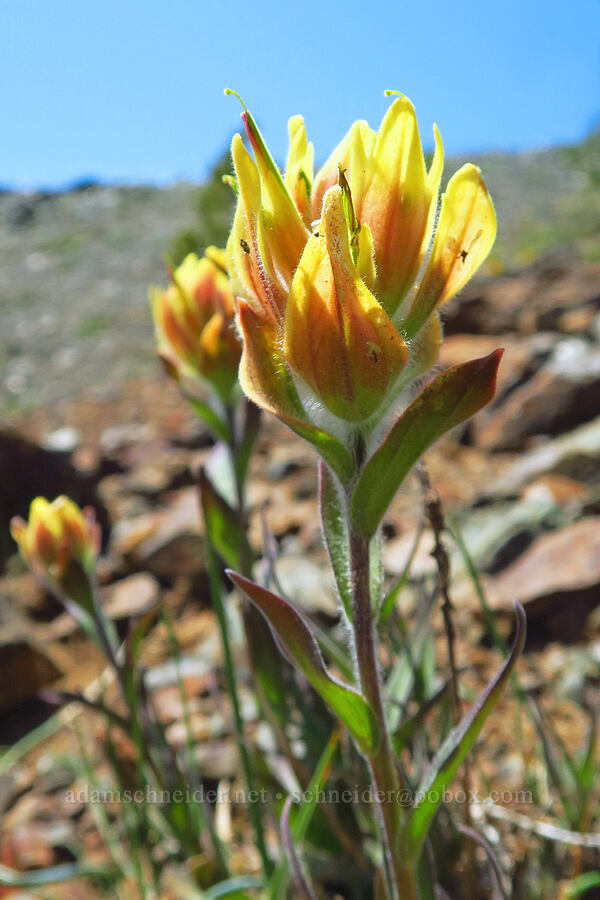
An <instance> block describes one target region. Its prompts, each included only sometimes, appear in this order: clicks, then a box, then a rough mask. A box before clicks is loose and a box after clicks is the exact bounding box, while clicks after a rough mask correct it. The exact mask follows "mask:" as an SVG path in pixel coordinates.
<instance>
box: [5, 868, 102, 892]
mask: <svg viewBox="0 0 600 900" xmlns="http://www.w3.org/2000/svg"><path fill="white" fill-rule="evenodd" d="M110 874H111V870H110V869H108V868H101V867H100V866H93V865H86V864H85V863H63V864H62V865H59V866H50V867H49V868H47V869H35V870H34V871H32V872H18V871H17V870H16V869H10V868H9V867H8V866H2V865H0V884H6V885H10V886H11V887H22V888H30V887H42V886H43V885H46V884H56V883H57V882H59V881H70V880H72V879H73V878H88V877H89V878H98V877H101V876H108V875H110Z"/></svg>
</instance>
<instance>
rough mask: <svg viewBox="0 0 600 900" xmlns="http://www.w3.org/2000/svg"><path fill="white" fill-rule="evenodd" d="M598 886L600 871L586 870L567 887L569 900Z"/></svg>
mask: <svg viewBox="0 0 600 900" xmlns="http://www.w3.org/2000/svg"><path fill="white" fill-rule="evenodd" d="M597 887H600V872H597V871H596V872H585V873H584V874H583V875H579V877H578V878H575V879H574V880H573V881H572V882H571V884H570V885H569V887H568V888H567V900H576V898H577V897H583V895H584V894H587V892H588V891H591V890H592V889H593V888H597Z"/></svg>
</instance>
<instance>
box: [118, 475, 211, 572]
mask: <svg viewBox="0 0 600 900" xmlns="http://www.w3.org/2000/svg"><path fill="white" fill-rule="evenodd" d="M202 530H203V529H202V526H201V515H200V508H199V502H198V492H197V490H196V488H192V487H191V488H184V489H183V490H181V491H178V492H176V493H175V494H173V495H171V496H170V497H169V498H168V504H167V506H166V507H164V508H163V509H160V510H158V511H156V512H150V513H146V514H144V515H141V516H138V517H136V518H135V519H130V520H125V521H123V522H119V523H118V524H117V526H116V527H115V532H114V539H113V542H112V544H111V553H112V554H113V555H117V556H122V557H123V558H124V559H125V560H126V562H127V563H128V564H129V565H130V566H131V567H132V568H133V569H135V570H139V569H143V570H145V571H148V572H151V573H152V574H153V575H156V576H157V577H158V578H171V577H175V576H179V575H197V574H199V573H201V572H204V569H205V565H204V537H203V533H202Z"/></svg>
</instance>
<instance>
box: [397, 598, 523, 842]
mask: <svg viewBox="0 0 600 900" xmlns="http://www.w3.org/2000/svg"><path fill="white" fill-rule="evenodd" d="M515 614H516V630H515V638H514V641H513V645H512V648H511V651H510V654H509V656H508V659H507V660H506V662H505V663H504V665H503V666H502V668H501V669H500V670H499V672H497V673H496V675H495V676H494V677H493V678H492V679H491V680H490V682H489V683H488V685H487V686H486V687H485V689H484V690H483V691H482V692H481V694H480V695H479V698H478V700H477V702H476V703H475V704H474V705H473V706H472V707H471V709H470V710H469V712H468V713H467V714H466V715H465V716H464V717H463V719H462V720H461V721H460V722H459V724H458V725H457V726H456V728H454V729H453V730H452V731H451V732H450V734H449V735H448V737H447V738H446V740H445V741H444V743H443V744H442V746H441V747H440V749H439V750H438V752H437V753H436V755H435V757H434V758H433V760H432V762H431V765H430V767H429V769H428V771H427V772H426V774H425V777H424V778H423V781H422V782H421V784H420V785H419V788H418V791H417V800H418V805H417V806H415V807H414V808H413V810H412V812H411V815H410V818H409V821H408V824H407V828H408V847H409V852H410V856H411V858H412V859H415V860H416V859H418V857H419V855H420V852H421V848H422V846H423V842H424V841H425V838H426V837H427V832H428V830H429V826H430V824H431V821H432V819H433V817H434V815H435V813H436V812H437V809H438V807H439V805H440V803H441V801H442V799H443V795H444V791H445V790H446V788H447V787H448V785H449V784H450V782H451V781H452V779H453V778H454V775H455V773H456V771H457V769H458V767H459V766H460V765H461V763H462V762H463V760H464V758H465V756H466V755H467V753H468V752H469V750H470V749H471V747H472V746H473V744H474V743H475V741H476V739H477V737H478V735H479V733H480V731H481V729H482V728H483V725H484V724H485V721H486V719H487V717H488V716H489V714H490V713H491V711H492V709H493V708H494V706H495V705H496V703H497V702H498V700H499V698H500V695H501V694H502V691H503V689H504V686H505V684H506V682H507V680H508V678H509V676H510V673H511V672H512V670H513V668H514V666H515V663H516V661H517V659H518V658H519V656H520V654H521V651H522V649H523V645H524V644H525V636H526V633H527V617H526V615H525V610H524V609H523V607H522V606H521V605H520V604H519V603H515Z"/></svg>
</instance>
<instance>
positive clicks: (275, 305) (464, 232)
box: [227, 92, 496, 423]
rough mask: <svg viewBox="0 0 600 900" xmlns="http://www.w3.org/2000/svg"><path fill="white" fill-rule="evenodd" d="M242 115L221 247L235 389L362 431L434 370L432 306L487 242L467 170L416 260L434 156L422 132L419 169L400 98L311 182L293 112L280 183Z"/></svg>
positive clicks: (433, 181) (357, 131)
mask: <svg viewBox="0 0 600 900" xmlns="http://www.w3.org/2000/svg"><path fill="white" fill-rule="evenodd" d="M389 93H392V92H389ZM242 119H243V122H244V125H245V129H246V134H247V137H248V141H249V144H250V150H251V151H252V152H251V153H250V152H249V151H248V150H247V149H246V147H245V146H244V143H243V141H242V138H241V136H240V135H236V136H235V137H234V140H233V144H232V156H233V162H234V166H235V172H236V181H237V195H238V201H237V209H236V214H235V219H234V224H233V227H232V231H231V234H230V238H229V242H228V247H227V257H228V267H229V272H230V277H231V282H232V287H233V292H234V295H235V297H236V301H237V306H238V313H239V325H240V330H241V333H242V337H243V343H244V349H243V355H242V361H241V367H240V381H241V384H242V387H243V389H244V391H245V392H246V394H247V395H248V396H249V397H250V398H251V399H252V400H254V401H255V402H256V403H257V404H258V405H259V406H263V407H265V408H267V409H269V410H271V411H273V412H275V413H276V414H278V415H280V416H281V417H282V418H284V419H289V417H293V418H294V419H295V420H296V419H301V420H304V421H307V422H308V421H311V419H314V418H315V415H316V416H317V418H318V409H319V408H322V407H324V408H325V409H326V410H328V411H329V413H332V414H333V415H334V416H335V417H336V418H337V420H342V421H346V422H350V423H362V422H365V421H367V420H370V421H371V422H375V423H376V421H377V420H378V418H380V417H381V416H382V415H383V414H384V413H385V412H387V409H388V408H389V402H387V401H389V400H390V398H391V397H392V395H394V392H395V393H397V389H398V386H399V385H400V386H402V385H405V384H407V383H408V382H409V381H410V380H411V379H413V378H414V377H415V376H416V375H418V374H420V373H422V372H423V371H426V370H427V369H429V368H431V366H432V365H433V364H434V363H435V361H436V359H437V355H438V351H439V345H440V343H441V328H440V324H439V317H438V315H437V310H438V309H439V307H440V306H441V305H442V304H444V303H446V302H447V301H448V300H450V299H451V298H452V297H453V296H454V295H455V294H456V293H457V292H458V291H459V290H460V289H461V288H462V287H463V286H464V285H465V283H466V282H467V281H468V280H469V279H470V278H471V277H472V275H473V274H474V273H475V271H476V270H477V269H478V268H479V266H480V265H481V263H482V262H483V261H484V259H485V258H486V256H487V254H488V253H489V250H490V249H491V246H492V244H493V242H494V239H495V234H496V217H495V213H494V207H493V204H492V201H491V199H490V196H489V194H488V192H487V189H486V187H485V184H484V182H483V180H482V178H481V174H480V172H479V169H478V168H477V167H476V166H473V165H466V166H463V167H462V168H461V169H460V170H459V171H458V172H457V173H456V174H455V175H454V176H453V177H452V178H451V179H450V181H449V183H448V186H447V188H446V191H445V193H444V195H443V196H442V203H441V209H440V213H439V217H438V222H437V232H436V235H435V239H434V240H433V245H432V247H431V251H430V253H429V258H428V259H427V253H428V251H429V249H430V245H431V244H432V237H433V233H434V226H435V221H436V213H437V208H438V194H439V186H440V180H441V175H442V167H443V149H442V142H441V138H440V136H439V133H438V131H437V129H436V128H434V135H435V152H434V155H433V159H432V162H431V164H430V166H429V168H427V166H426V164H425V158H424V155H423V150H422V146H421V140H420V137H419V132H418V128H417V121H416V116H415V112H414V109H413V106H412V104H411V103H410V101H409V100H408V99H407V98H406V97H404V96H402V95H396V96H395V97H394V99H393V101H392V103H391V105H390V107H389V109H388V111H387V113H386V114H385V116H384V118H383V121H382V123H381V126H380V128H379V131H377V132H375V131H373V130H372V129H371V128H369V126H368V125H367V124H366V122H362V121H359V122H355V123H354V125H353V126H352V127H351V128H350V130H349V132H348V134H347V135H346V136H345V137H344V138H343V140H342V141H341V142H340V144H339V145H338V146H337V148H336V149H335V150H334V151H333V153H332V154H331V156H330V157H329V158H328V160H327V161H326V162H325V164H324V165H323V166H322V167H321V169H320V170H319V171H318V172H317V173H316V174H315V175H313V147H312V144H310V143H308V140H307V136H306V131H305V128H304V123H303V120H302V118H301V117H300V116H294V117H293V118H292V119H290V123H289V135H290V146H289V153H288V158H287V165H286V170H285V172H284V173H283V175H282V174H281V173H280V172H279V170H278V168H277V166H276V165H275V163H274V161H273V159H272V157H271V155H270V153H269V151H268V149H267V147H266V145H265V142H264V140H263V138H262V136H261V134H260V131H259V130H258V128H257V126H256V123H255V121H254V119H253V118H252V116H251V115H250V113H249V112H248V111H247V110H246V109H244V113H243V115H242ZM423 270H424V271H423ZM421 273H423V274H422V275H421Z"/></svg>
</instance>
